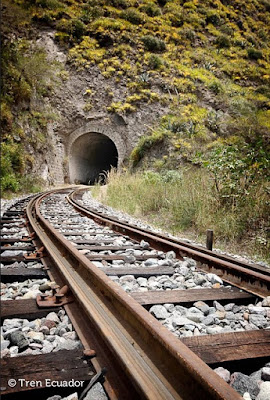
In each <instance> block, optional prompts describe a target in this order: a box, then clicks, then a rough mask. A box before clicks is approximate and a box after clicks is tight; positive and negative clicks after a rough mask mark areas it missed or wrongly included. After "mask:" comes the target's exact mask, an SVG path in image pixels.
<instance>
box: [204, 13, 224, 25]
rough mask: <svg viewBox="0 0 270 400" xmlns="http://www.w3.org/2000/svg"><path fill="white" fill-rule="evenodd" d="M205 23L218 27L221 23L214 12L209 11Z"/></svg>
mask: <svg viewBox="0 0 270 400" xmlns="http://www.w3.org/2000/svg"><path fill="white" fill-rule="evenodd" d="M206 23H207V24H213V25H215V26H218V25H220V23H221V21H220V18H219V16H218V15H217V13H216V12H215V11H210V12H209V13H208V14H207V16H206Z"/></svg>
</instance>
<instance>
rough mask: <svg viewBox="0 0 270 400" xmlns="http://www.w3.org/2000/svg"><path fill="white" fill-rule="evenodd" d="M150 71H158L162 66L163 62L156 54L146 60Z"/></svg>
mask: <svg viewBox="0 0 270 400" xmlns="http://www.w3.org/2000/svg"><path fill="white" fill-rule="evenodd" d="M148 65H149V67H150V68H151V69H159V68H160V67H161V66H162V65H163V60H162V59H161V58H160V57H159V56H158V55H156V54H151V55H150V57H149V60H148Z"/></svg>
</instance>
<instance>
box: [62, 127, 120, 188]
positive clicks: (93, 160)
mask: <svg viewBox="0 0 270 400" xmlns="http://www.w3.org/2000/svg"><path fill="white" fill-rule="evenodd" d="M117 164H118V152H117V149H116V146H115V144H114V142H113V141H112V140H111V139H110V138H109V137H108V136H106V135H103V134H101V133H94V132H91V133H86V134H84V135H82V136H80V137H79V138H78V139H76V140H75V141H74V143H73V144H72V146H71V149H70V155H69V172H70V182H71V183H81V184H85V185H93V184H94V183H96V182H101V183H104V178H105V177H106V173H107V172H108V171H110V169H111V168H112V167H115V168H117Z"/></svg>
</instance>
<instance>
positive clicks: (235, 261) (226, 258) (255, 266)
mask: <svg viewBox="0 0 270 400" xmlns="http://www.w3.org/2000/svg"><path fill="white" fill-rule="evenodd" d="M88 190H89V188H88V189H86V188H85V187H84V188H80V189H75V190H74V192H73V193H71V194H70V195H69V196H68V198H71V199H72V200H73V201H74V203H76V204H78V205H80V206H82V207H84V208H85V209H87V207H85V206H83V205H82V204H80V203H78V202H77V201H76V200H75V199H74V197H75V196H79V195H81V193H80V192H87V191H88ZM91 211H92V212H93V213H95V214H97V215H99V216H101V217H104V215H103V214H102V213H100V212H98V211H95V210H92V209H91ZM106 219H107V220H110V221H112V222H120V223H121V224H123V225H126V226H128V227H130V226H132V227H133V228H137V227H136V226H135V225H132V224H128V223H126V222H122V221H119V220H118V219H117V218H115V217H112V216H108V215H107V216H106ZM137 229H138V228H137ZM139 229H140V230H141V232H144V233H146V234H153V232H152V231H150V230H148V229H145V228H139ZM154 234H155V236H156V237H159V238H161V239H168V240H170V241H171V242H173V243H176V244H179V245H182V246H184V247H185V248H186V249H191V250H199V251H200V252H201V253H204V254H208V255H211V256H212V255H216V256H217V257H218V258H219V259H220V260H224V261H228V262H231V263H233V264H235V265H238V266H240V267H244V268H249V269H251V270H253V271H256V272H263V273H264V274H265V275H269V276H270V268H266V267H263V266H261V265H258V264H250V263H247V262H245V261H241V260H238V259H235V258H233V257H230V256H228V255H225V254H220V253H216V252H215V251H212V250H208V249H207V248H206V247H203V246H201V245H194V244H191V243H188V242H186V241H185V240H181V239H177V238H174V237H169V236H166V235H164V234H162V233H159V232H155V233H154Z"/></svg>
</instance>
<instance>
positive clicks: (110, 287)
mask: <svg viewBox="0 0 270 400" xmlns="http://www.w3.org/2000/svg"><path fill="white" fill-rule="evenodd" d="M59 192H60V193H67V194H68V201H69V202H70V203H71V204H72V205H73V206H74V207H75V209H76V210H77V211H79V213H80V214H83V215H87V216H88V217H91V218H92V219H94V220H95V221H97V222H99V223H101V224H103V225H104V224H106V225H107V226H109V227H110V229H113V230H114V231H116V232H121V233H122V234H125V235H129V236H130V237H132V239H135V240H137V241H141V240H142V239H144V240H147V241H148V242H149V243H150V245H151V246H152V247H153V248H156V249H158V250H162V251H171V250H173V251H175V253H176V254H177V257H179V258H180V257H182V256H183V255H184V256H186V255H188V256H189V257H193V258H194V259H196V260H197V261H198V262H199V267H200V268H202V269H203V270H206V271H208V272H209V271H211V272H215V273H218V274H219V275H220V276H221V277H222V279H224V280H225V281H227V282H231V283H233V284H234V285H235V286H238V287H240V288H244V289H245V290H248V291H249V292H251V293H255V294H256V295H259V296H261V297H263V296H265V295H267V294H268V293H269V287H270V278H269V271H264V270H263V269H262V268H261V267H259V266H249V265H244V264H243V263H237V262H232V260H231V259H228V258H226V257H225V256H221V257H218V256H217V255H215V254H213V253H212V252H209V251H207V250H205V249H201V248H197V247H195V246H192V245H186V243H183V242H180V241H176V240H171V239H168V238H166V237H164V236H162V235H154V234H153V233H152V232H150V231H146V230H143V231H140V230H139V229H138V228H136V227H130V226H128V225H126V224H123V223H119V222H118V221H115V220H114V219H112V218H104V217H103V216H101V215H98V214H97V213H94V212H93V211H91V210H87V209H86V208H85V207H83V206H82V205H81V204H80V203H79V202H78V200H76V196H80V195H81V193H82V192H81V191H80V192H79V193H77V192H76V191H75V192H73V193H71V194H70V192H71V189H64V190H62V191H56V190H55V191H50V192H48V193H45V194H41V195H37V196H35V197H34V198H32V199H31V200H30V201H29V204H28V205H27V208H26V214H27V218H28V221H29V224H30V225H29V233H32V237H33V236H34V235H35V239H34V243H35V244H36V245H37V246H38V247H39V248H40V247H42V249H41V250H40V251H39V254H40V255H41V257H42V258H43V262H44V265H45V266H46V268H45V269H46V270H47V273H48V275H49V277H50V279H51V280H53V281H55V282H56V283H57V284H58V285H59V287H58V288H56V289H55V293H54V295H53V296H41V297H40V296H38V298H37V303H38V305H39V307H41V308H42V307H48V306H55V307H57V306H58V307H59V306H61V305H62V306H63V307H64V309H65V310H66V312H67V314H68V316H69V318H70V320H71V322H72V324H73V326H74V327H75V329H76V332H77V334H78V336H79V338H80V340H81V342H82V344H83V348H84V354H85V356H86V357H87V358H88V359H91V363H92V365H93V368H94V370H95V371H96V374H97V375H98V374H99V375H104V367H105V368H106V370H107V372H106V378H104V379H103V381H104V383H103V386H104V389H105V391H106V393H107V395H108V398H109V399H133V398H134V399H153V400H157V399H164V400H165V399H166V400H167V399H183V400H189V399H190V400H193V399H197V398H200V399H207V400H209V399H216V400H219V399H220V400H221V399H227V400H231V399H235V400H236V399H241V396H240V395H239V394H238V393H236V392H235V390H233V389H232V388H231V387H230V386H229V385H228V384H226V382H225V381H223V380H222V379H221V378H220V377H219V376H218V375H216V374H215V372H213V370H212V369H211V368H210V367H209V366H208V365H207V364H205V362H204V361H202V359H200V358H199V357H198V356H197V355H196V354H194V353H193V352H192V351H191V350H190V349H189V348H188V347H187V346H186V345H185V344H184V341H183V342H182V341H180V340H179V339H178V338H176V337H175V336H174V335H173V334H172V333H171V332H169V331H168V330H167V329H166V328H165V327H164V326H162V325H161V324H160V322H158V321H157V320H156V318H154V317H153V316H152V315H150V314H149V312H148V311H147V310H146V309H145V308H143V307H142V305H140V304H139V303H138V302H137V301H136V300H135V299H134V298H132V297H131V296H130V295H129V294H127V293H126V292H125V291H124V290H123V289H122V288H121V287H120V286H119V285H118V284H116V283H114V282H113V281H112V280H111V279H110V278H109V277H108V276H106V274H105V273H104V272H103V271H102V270H100V269H99V268H97V267H96V266H95V265H94V264H93V263H92V262H91V261H90V260H89V259H87V257H86V256H84V255H83V254H82V253H81V252H80V251H79V250H78V249H76V247H75V246H74V245H73V244H71V243H70V241H68V240H67V239H66V238H65V236H64V235H63V234H61V233H60V232H59V231H58V230H57V229H55V228H54V227H53V226H52V224H51V223H50V222H49V220H48V219H47V218H46V215H44V213H42V212H41V206H42V205H43V204H44V203H45V202H46V201H50V202H51V203H53V201H54V200H50V196H51V195H52V194H54V193H59ZM48 199H49V200H48ZM36 254H38V253H36ZM268 350H269V345H268ZM102 371H103V372H102Z"/></svg>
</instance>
